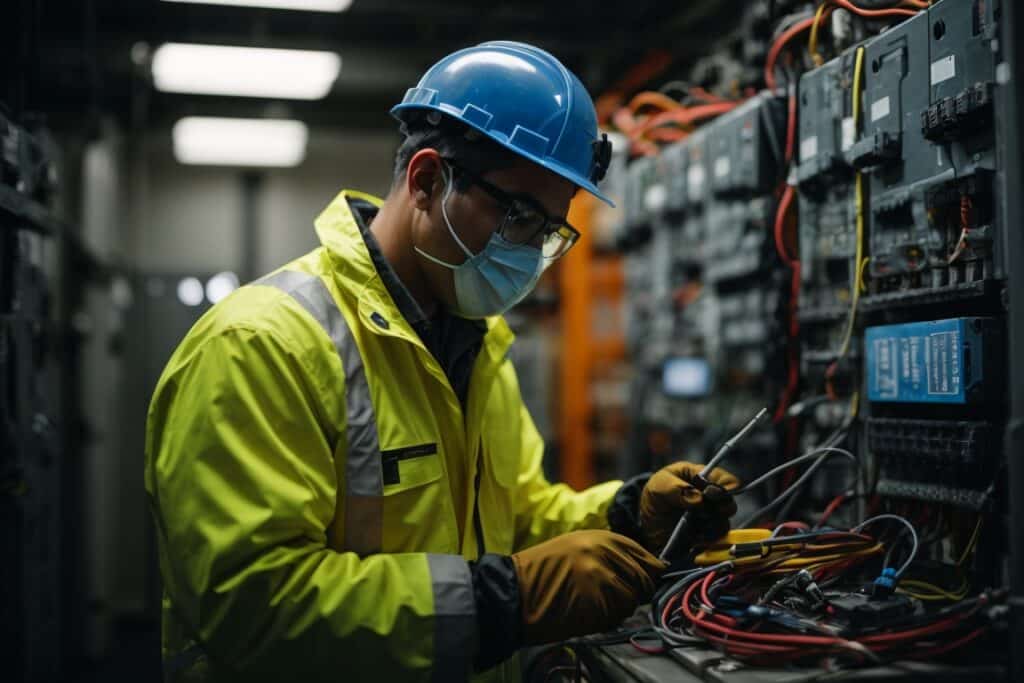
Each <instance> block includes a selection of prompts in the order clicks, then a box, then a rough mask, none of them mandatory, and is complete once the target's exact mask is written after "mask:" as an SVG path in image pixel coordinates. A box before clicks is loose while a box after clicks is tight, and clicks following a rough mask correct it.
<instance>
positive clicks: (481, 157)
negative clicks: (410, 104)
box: [391, 112, 522, 192]
mask: <svg viewBox="0 0 1024 683" xmlns="http://www.w3.org/2000/svg"><path fill="white" fill-rule="evenodd" d="M402 134H403V135H404V136H405V139H404V140H402V142H401V144H399V146H398V150H397V151H396V152H395V169H394V175H393V178H392V182H391V184H392V187H395V186H397V185H398V184H399V183H400V182H401V181H402V179H403V178H405V171H406V169H407V168H408V167H409V161H410V160H412V158H413V156H415V155H416V153H417V152H419V151H420V150H421V149H428V148H432V149H436V150H437V152H438V154H440V155H441V156H442V157H444V158H446V159H454V160H455V162H456V163H457V164H459V165H460V166H462V167H463V168H466V169H468V170H469V171H471V172H473V173H476V174H478V175H483V174H484V173H487V172H488V171H495V170H498V169H502V168H508V167H509V166H512V165H513V164H515V163H516V162H517V161H519V160H521V159H522V157H520V156H519V155H517V154H515V153H514V152H511V151H509V150H507V149H505V148H504V147H502V146H501V145H499V144H498V143H496V142H494V141H493V140H491V139H490V138H489V137H487V136H486V135H484V134H483V133H481V132H480V131H478V130H476V129H475V128H471V127H469V126H467V125H465V124H464V123H462V122H460V121H456V120H455V119H453V118H451V117H449V116H445V115H443V114H441V113H439V112H429V113H427V114H414V115H412V116H410V117H407V118H406V120H405V121H404V122H403V123H402ZM468 185H469V178H467V177H466V176H465V175H459V174H456V176H455V190H456V191H459V192H463V191H465V190H466V187H467V186H468Z"/></svg>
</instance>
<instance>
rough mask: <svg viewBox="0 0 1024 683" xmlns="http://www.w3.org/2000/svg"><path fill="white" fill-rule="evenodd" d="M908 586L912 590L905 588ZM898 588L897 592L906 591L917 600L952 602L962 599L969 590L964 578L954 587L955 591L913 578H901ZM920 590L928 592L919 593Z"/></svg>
mask: <svg viewBox="0 0 1024 683" xmlns="http://www.w3.org/2000/svg"><path fill="white" fill-rule="evenodd" d="M908 588H910V589H912V590H907V589H908ZM898 590H899V592H901V593H906V594H907V595H909V596H911V597H914V598H917V599H918V600H934V601H938V600H952V601H953V602H956V601H958V600H963V599H964V598H966V597H967V595H968V593H969V592H970V588H969V587H968V585H967V581H966V580H965V581H963V582H962V583H961V584H960V587H959V588H957V589H956V592H953V591H948V590H946V589H945V588H942V587H941V586H936V585H935V584H934V583H928V582H927V581H918V580H915V579H903V580H902V581H900V588H899V589H898ZM920 591H929V592H928V593H921V592H920Z"/></svg>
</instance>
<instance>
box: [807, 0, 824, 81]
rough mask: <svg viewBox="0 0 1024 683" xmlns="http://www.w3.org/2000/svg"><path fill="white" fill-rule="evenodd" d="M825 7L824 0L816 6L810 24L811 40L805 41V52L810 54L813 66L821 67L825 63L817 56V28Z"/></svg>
mask: <svg viewBox="0 0 1024 683" xmlns="http://www.w3.org/2000/svg"><path fill="white" fill-rule="evenodd" d="M827 6H828V0H825V2H823V3H821V5H819V6H818V11H817V12H815V13H814V23H813V24H811V38H810V40H808V41H807V51H808V52H810V53H811V60H812V61H813V62H814V65H815V66H821V65H822V64H824V63H825V60H824V59H823V58H822V56H821V55H820V54H818V26H819V25H820V22H821V15H822V14H824V13H825V8H826V7H827Z"/></svg>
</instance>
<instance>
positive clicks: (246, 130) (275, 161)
mask: <svg viewBox="0 0 1024 683" xmlns="http://www.w3.org/2000/svg"><path fill="white" fill-rule="evenodd" d="M173 136H174V156H175V157H176V158H177V159H178V161H180V162H181V163H183V164H208V165H214V166H298V165H299V164H300V163H302V160H303V159H304V158H305V156H306V140H307V139H308V138H309V131H308V129H307V128H306V124H304V123H302V122H301V121H289V120H284V119H227V118H213V117H203V116H186V117H185V118H183V119H181V120H180V121H178V122H177V123H175V124H174V130H173Z"/></svg>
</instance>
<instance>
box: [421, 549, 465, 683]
mask: <svg viewBox="0 0 1024 683" xmlns="http://www.w3.org/2000/svg"><path fill="white" fill-rule="evenodd" d="M427 565H428V566H429V567H430V581H431V584H432V585H433V589H434V671H433V675H432V676H431V678H432V680H435V681H464V680H467V679H468V678H469V674H470V669H471V664H472V660H473V654H474V653H475V652H476V636H477V631H476V602H475V601H474V599H473V579H472V575H471V574H470V573H469V564H468V563H467V562H466V560H464V559H463V558H462V557H460V556H458V555H433V554H428V555H427Z"/></svg>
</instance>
